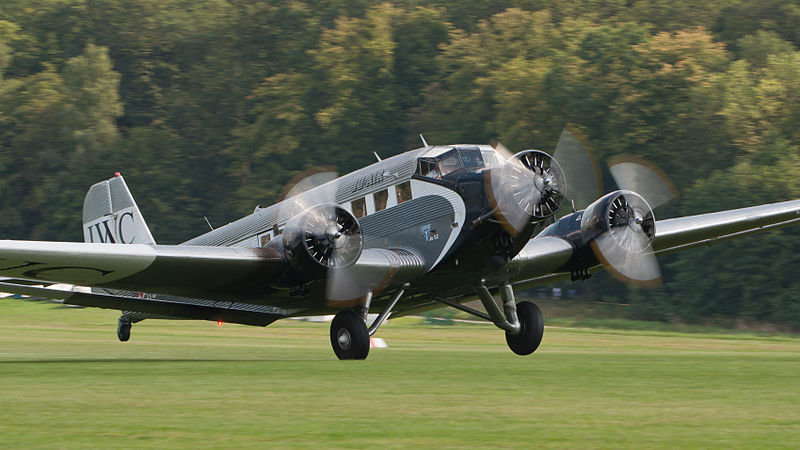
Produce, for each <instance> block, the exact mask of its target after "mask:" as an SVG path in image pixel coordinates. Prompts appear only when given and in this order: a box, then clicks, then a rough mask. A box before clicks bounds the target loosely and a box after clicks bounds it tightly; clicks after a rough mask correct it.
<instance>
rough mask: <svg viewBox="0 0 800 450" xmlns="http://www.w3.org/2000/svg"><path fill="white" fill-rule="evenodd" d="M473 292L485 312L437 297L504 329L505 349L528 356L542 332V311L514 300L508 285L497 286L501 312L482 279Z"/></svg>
mask: <svg viewBox="0 0 800 450" xmlns="http://www.w3.org/2000/svg"><path fill="white" fill-rule="evenodd" d="M475 292H476V293H477V294H478V298H479V299H480V300H481V303H482V304H483V307H484V308H486V312H487V313H488V314H486V313H483V312H481V311H478V310H475V309H472V308H470V307H468V306H464V305H462V304H460V303H456V302H452V301H449V300H444V299H437V300H438V301H440V302H442V303H444V304H445V305H448V306H452V307H453V308H456V309H459V310H461V311H465V312H468V313H470V314H472V315H475V316H478V317H480V318H482V319H485V320H488V321H490V322H492V323H494V324H495V325H496V326H497V327H498V328H500V329H502V330H505V332H506V343H507V344H508V348H510V349H511V351H512V352H514V353H516V354H518V355H523V356H524V355H530V354H531V353H533V352H535V351H536V349H537V348H539V344H540V343H541V342H542V336H543V335H544V320H543V318H542V311H540V310H539V307H538V306H536V305H535V304H533V303H531V302H519V303H517V302H516V300H515V299H514V290H513V289H512V288H511V285H509V284H504V285H502V286H500V298H501V299H502V300H503V310H504V311H502V312H501V311H500V308H499V307H498V306H497V303H496V302H495V301H494V297H492V294H491V293H490V292H489V289H487V288H486V284H485V282H484V281H483V280H481V282H480V284H479V285H478V287H477V288H475ZM504 313H505V314H504Z"/></svg>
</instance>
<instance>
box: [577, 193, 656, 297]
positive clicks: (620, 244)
mask: <svg viewBox="0 0 800 450" xmlns="http://www.w3.org/2000/svg"><path fill="white" fill-rule="evenodd" d="M655 234H656V223H655V217H654V216H653V210H652V209H651V208H650V205H648V204H647V202H646V201H645V199H644V198H642V196H640V195H639V194H637V193H635V192H632V191H625V190H622V191H615V192H612V193H610V194H608V195H606V196H604V197H601V198H600V199H599V200H597V201H595V202H594V203H592V204H591V205H589V207H587V208H586V210H585V211H584V212H583V217H582V218H581V239H582V240H583V241H584V242H589V245H590V246H591V249H592V252H593V253H594V256H595V257H596V258H597V260H598V261H599V262H600V263H602V264H603V266H605V267H606V269H608V270H609V271H610V272H611V273H612V274H613V275H614V276H616V277H617V278H620V279H622V280H623V281H627V282H630V283H635V284H647V283H652V282H657V281H658V280H659V279H660V278H661V272H660V270H659V268H658V262H657V261H656V258H655V255H653V253H652V247H651V245H652V243H653V239H654V238H655Z"/></svg>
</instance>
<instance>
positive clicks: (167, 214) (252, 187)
mask: <svg viewBox="0 0 800 450" xmlns="http://www.w3.org/2000/svg"><path fill="white" fill-rule="evenodd" d="M798 30H800V2H798V1H796V0H792V1H778V0H765V1H763V2H757V3H756V2H748V1H745V0H712V1H709V2H701V3H699V4H698V3H697V2H689V1H678V0H645V1H636V0H629V1H613V0H612V1H607V2H579V1H572V0H568V1H552V0H551V1H537V2H532V1H503V0H497V1H491V2H487V1H474V0H462V1H453V0H428V1H425V0H406V1H395V2H379V1H370V0H360V1H353V2H322V1H312V0H308V1H297V0H285V1H281V2H276V1H254V0H198V1H193V2H185V1H178V0H163V1H155V0H33V1H31V0H6V1H4V2H3V3H2V4H0V232H1V233H2V236H3V237H4V238H15V239H44V240H81V236H82V235H81V231H80V211H81V206H82V199H83V195H84V194H85V192H86V189H87V188H88V187H89V186H90V185H91V184H93V183H95V182H97V181H99V180H102V179H105V178H108V177H109V176H111V175H113V172H114V171H117V170H118V171H121V172H122V173H123V174H124V175H125V176H126V179H127V181H128V184H129V186H130V187H131V190H132V191H133V194H134V196H135V197H136V199H137V201H138V202H139V206H140V208H141V209H142V212H143V214H144V215H145V217H146V218H147V220H148V222H149V224H150V226H151V229H152V231H153V234H154V236H155V237H156V239H157V240H158V241H159V242H161V243H177V242H180V241H182V240H185V239H188V238H189V237H192V236H194V235H197V234H199V233H201V232H204V231H205V230H206V229H207V225H206V223H205V220H204V219H203V217H204V216H206V217H208V218H209V219H210V220H211V222H212V224H213V225H215V226H217V225H222V224H224V223H226V222H228V221H230V220H233V219H235V218H237V217H239V216H241V215H243V214H246V213H248V212H250V211H252V209H253V208H254V207H255V205H256V204H262V205H263V204H268V203H270V202H271V201H273V200H274V198H275V196H276V195H277V194H278V192H280V190H281V189H282V187H283V186H284V185H285V183H286V182H287V181H288V180H290V179H291V178H292V176H293V175H294V174H296V173H297V172H299V171H301V170H304V169H307V168H309V167H314V166H319V165H326V166H330V165H333V166H336V167H337V168H338V170H339V171H340V172H342V173H344V172H347V171H349V170H352V169H355V168H358V167H361V166H363V165H366V164H368V163H370V162H371V161H373V158H374V156H373V155H372V152H373V151H374V152H376V153H378V154H379V155H380V156H384V157H385V156H390V155H393V154H397V153H399V152H402V151H406V150H409V149H412V148H416V147H419V146H420V143H419V142H418V137H417V135H418V133H420V132H422V133H424V135H425V138H426V139H427V141H428V142H430V143H433V144H444V143H487V142H490V141H492V140H500V141H502V142H503V143H504V144H505V145H506V146H508V147H509V148H512V149H523V148H538V149H541V150H545V151H552V150H553V147H554V146H555V144H556V142H557V140H558V137H559V133H560V132H561V130H562V129H563V128H564V127H565V126H566V125H567V124H569V125H570V127H572V129H574V130H575V131H576V132H578V133H579V134H580V135H581V136H583V139H584V143H585V144H586V145H588V146H589V147H591V149H592V152H593V153H594V155H595V156H596V157H597V158H598V159H599V160H601V161H604V160H608V159H609V158H611V157H613V156H615V155H621V154H631V155H636V156H640V157H643V158H645V159H647V160H649V161H651V162H653V163H655V164H656V165H658V166H659V167H661V168H662V169H663V170H664V171H665V172H666V173H668V174H669V175H670V176H671V178H672V180H673V182H674V183H675V185H676V186H677V187H678V190H679V193H680V198H679V199H678V200H677V201H674V202H672V203H670V204H668V205H666V206H664V207H662V208H659V209H658V210H656V215H657V216H658V217H667V216H673V215H678V214H681V215H683V214H696V213H702V212H709V211H714V210H719V209H726V208H735V207H742V206H749V205H753V204H758V203H764V202H772V201H778V200H786V199H792V198H800V181H798V180H800V151H798V134H800V126H798V125H800V52H798V45H800V31H798ZM606 175H607V174H606ZM606 186H610V184H609V183H606ZM799 238H800V233H798V231H796V230H792V229H787V230H782V231H778V232H773V233H770V234H768V235H764V236H759V237H750V238H747V239H744V240H741V241H732V242H727V243H725V244H723V245H720V246H719V247H712V248H707V249H701V250H695V251H691V252H688V253H685V254H678V255H673V256H670V257H667V258H664V259H663V260H662V266H663V269H664V272H665V274H664V279H665V283H664V285H663V286H661V287H660V288H658V289H655V290H631V289H628V288H625V287H623V286H621V285H619V284H618V283H616V282H615V281H613V280H610V279H608V278H604V277H598V278H600V279H599V280H593V281H592V282H590V283H593V284H592V287H591V288H590V292H591V296H592V297H593V298H594V299H599V300H602V301H613V302H624V303H628V304H630V305H631V307H630V308H629V310H630V311H631V314H632V315H634V316H636V317H641V318H646V319H656V320H682V321H693V322H701V321H704V320H707V319H708V318H709V317H728V318H739V319H744V320H748V321H765V322H772V323H776V324H780V325H782V326H785V327H790V328H795V329H798V328H800V300H798V299H797V296H796V294H795V292H798V291H800V290H799V289H798V288H800V280H798V279H797V278H796V277H795V276H794V275H793V273H792V268H795V269H796V268H797V267H799V266H800V257H798V256H797V251H796V249H797V246H798V242H800V239H799Z"/></svg>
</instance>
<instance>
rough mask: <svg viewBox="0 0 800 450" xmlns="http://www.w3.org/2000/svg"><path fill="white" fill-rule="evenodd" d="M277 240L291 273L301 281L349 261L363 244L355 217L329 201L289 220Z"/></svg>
mask: <svg viewBox="0 0 800 450" xmlns="http://www.w3.org/2000/svg"><path fill="white" fill-rule="evenodd" d="M281 244H282V246H283V251H284V254H285V255H286V258H287V259H288V260H289V262H290V267H291V272H292V275H294V276H295V277H297V278H300V279H302V280H304V281H311V280H316V279H320V278H323V277H324V276H325V273H326V272H327V271H328V270H329V269H339V268H344V267H348V266H350V265H352V264H353V263H355V262H356V261H357V260H358V258H359V256H361V250H362V248H363V240H362V237H361V228H360V226H359V224H358V220H356V218H355V216H353V214H352V213H351V212H349V211H347V210H346V209H344V208H342V207H341V206H339V205H336V204H332V203H325V204H321V205H316V206H313V207H311V208H309V209H308V210H306V211H305V212H303V213H302V214H300V215H298V216H297V217H294V218H292V219H291V220H289V221H288V222H287V223H286V225H285V227H284V231H283V239H282V241H281Z"/></svg>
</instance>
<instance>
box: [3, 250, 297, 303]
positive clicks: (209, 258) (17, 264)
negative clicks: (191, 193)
mask: <svg viewBox="0 0 800 450" xmlns="http://www.w3.org/2000/svg"><path fill="white" fill-rule="evenodd" d="M283 269H284V260H283V258H282V256H281V255H280V253H279V252H278V251H276V250H274V249H268V248H237V247H196V246H170V245H144V244H129V245H120V244H99V243H77V242H76V243H72V242H40V241H0V276H5V277H10V278H14V279H22V280H36V281H43V282H50V283H69V284H77V285H82V286H94V287H102V288H109V289H120V290H128V291H135V292H156V293H159V294H169V295H177V296H186V297H196V298H214V299H239V298H241V297H242V296H246V295H247V294H248V292H250V291H252V290H254V289H256V288H258V286H263V284H264V283H265V282H269V281H271V280H273V279H274V278H275V277H277V276H278V275H279V274H280V272H281V271H282V270H283Z"/></svg>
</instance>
